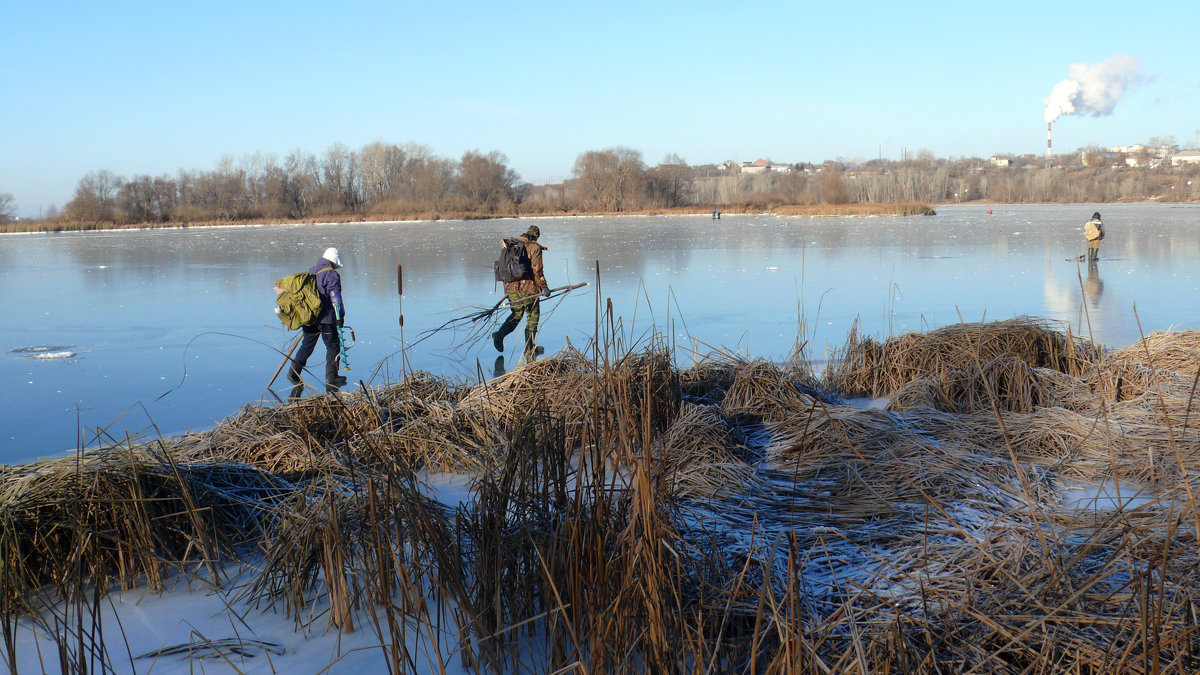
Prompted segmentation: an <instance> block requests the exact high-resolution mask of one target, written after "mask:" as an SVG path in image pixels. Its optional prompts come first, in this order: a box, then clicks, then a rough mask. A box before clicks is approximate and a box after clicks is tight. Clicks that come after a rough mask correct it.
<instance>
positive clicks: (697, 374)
mask: <svg viewBox="0 0 1200 675" xmlns="http://www.w3.org/2000/svg"><path fill="white" fill-rule="evenodd" d="M744 365H745V362H744V361H742V360H740V359H737V358H734V357H727V356H724V355H719V356H716V357H711V358H704V359H701V360H700V361H697V362H696V363H694V364H692V365H691V366H690V367H688V368H686V369H684V370H682V371H680V373H679V386H680V389H681V390H682V391H683V395H684V396H685V397H687V398H689V399H691V400H693V401H697V402H702V403H711V404H717V405H719V404H720V403H721V402H722V401H723V400H724V398H725V392H727V391H728V390H729V388H730V387H731V386H733V382H734V380H735V379H736V378H737V373H738V370H739V369H741V368H742V367H743V366H744Z"/></svg>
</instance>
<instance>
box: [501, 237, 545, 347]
mask: <svg viewBox="0 0 1200 675" xmlns="http://www.w3.org/2000/svg"><path fill="white" fill-rule="evenodd" d="M541 234H542V231H541V230H540V229H538V226H537V225H530V226H529V229H528V230H527V231H526V232H525V234H523V235H520V236H518V237H516V240H517V241H519V242H521V243H523V244H525V252H526V253H527V254H528V255H529V269H530V271H529V274H527V275H526V276H524V277H522V278H520V279H517V280H516V281H509V282H506V283H505V284H504V295H505V296H507V297H508V304H509V306H510V307H511V308H512V312H511V313H510V314H509V315H508V318H507V319H505V320H504V323H502V324H500V328H499V329H498V330H497V331H496V332H495V333H492V344H493V345H495V346H496V351H498V352H503V351H504V338H505V337H507V336H508V334H509V333H511V332H513V331H514V330H516V329H517V326H518V325H520V323H521V317H522V316H528V317H529V318H528V319H527V320H526V321H525V357H526V358H531V357H534V356H537V355H538V354H541V353H543V352H545V351H546V350H545V349H543V348H542V347H539V346H537V344H535V343H534V337H535V336H536V335H537V330H538V320H539V319H541V316H542V302H541V298H540V297H539V296H540V295H545V296H549V295H550V284H549V283H547V282H546V274H545V270H544V268H543V267H542V251H545V250H548V249H547V248H546V247H545V246H542V245H541V244H539V243H538V237H540V236H541Z"/></svg>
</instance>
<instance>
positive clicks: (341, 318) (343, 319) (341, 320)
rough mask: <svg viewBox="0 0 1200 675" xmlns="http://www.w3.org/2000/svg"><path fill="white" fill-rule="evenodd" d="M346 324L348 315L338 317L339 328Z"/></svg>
mask: <svg viewBox="0 0 1200 675" xmlns="http://www.w3.org/2000/svg"><path fill="white" fill-rule="evenodd" d="M345 325H346V317H340V318H339V319H338V328H341V327H342V326H345Z"/></svg>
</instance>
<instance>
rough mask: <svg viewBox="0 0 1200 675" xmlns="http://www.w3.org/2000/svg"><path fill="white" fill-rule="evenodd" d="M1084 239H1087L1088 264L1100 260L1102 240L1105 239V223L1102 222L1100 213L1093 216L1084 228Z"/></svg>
mask: <svg viewBox="0 0 1200 675" xmlns="http://www.w3.org/2000/svg"><path fill="white" fill-rule="evenodd" d="M1083 238H1084V239H1087V259H1088V262H1095V261H1097V260H1099V259H1100V240H1101V239H1103V238H1104V223H1102V222H1100V212H1099V211H1097V212H1095V213H1093V214H1092V219H1091V220H1089V221H1087V223H1085V224H1084V226H1083Z"/></svg>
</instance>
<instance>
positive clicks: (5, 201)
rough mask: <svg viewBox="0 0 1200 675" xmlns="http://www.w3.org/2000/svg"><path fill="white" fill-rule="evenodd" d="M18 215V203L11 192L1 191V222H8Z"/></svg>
mask: <svg viewBox="0 0 1200 675" xmlns="http://www.w3.org/2000/svg"><path fill="white" fill-rule="evenodd" d="M16 217H17V203H16V202H15V201H14V200H13V196H12V193H11V192H0V223H7V222H9V221H11V220H12V219H13V218H16Z"/></svg>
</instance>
